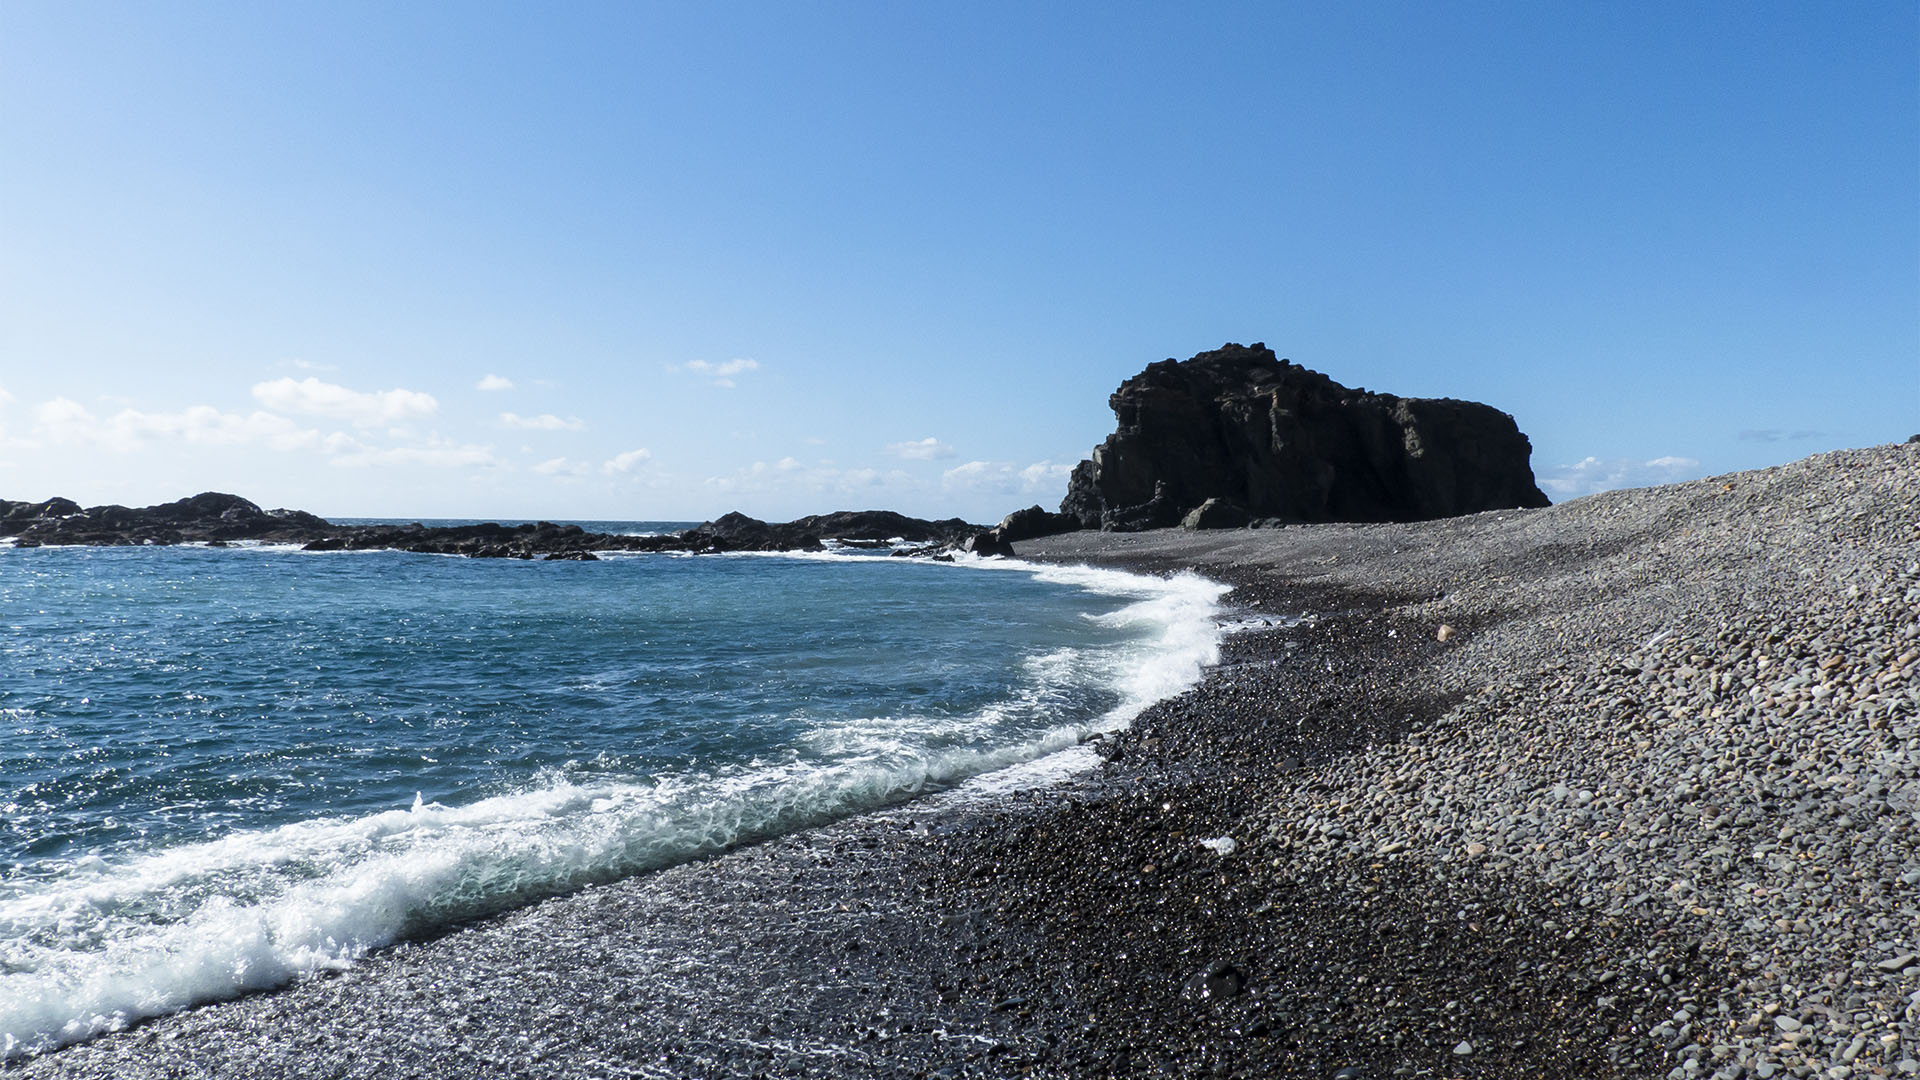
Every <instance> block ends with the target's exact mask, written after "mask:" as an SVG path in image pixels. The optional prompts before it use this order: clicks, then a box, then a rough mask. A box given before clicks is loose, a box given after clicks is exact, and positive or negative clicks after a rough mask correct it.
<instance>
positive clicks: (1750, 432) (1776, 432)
mask: <svg viewBox="0 0 1920 1080" xmlns="http://www.w3.org/2000/svg"><path fill="white" fill-rule="evenodd" d="M1825 434H1826V432H1824V431H1812V430H1808V429H1804V428H1796V429H1794V430H1791V431H1788V430H1786V429H1784V428H1746V429H1744V430H1742V431H1741V432H1740V434H1739V439H1740V441H1741V442H1761V443H1773V442H1787V441H1796V442H1797V441H1799V440H1801V439H1817V438H1819V437H1821V436H1822V435H1825Z"/></svg>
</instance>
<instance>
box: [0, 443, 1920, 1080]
mask: <svg viewBox="0 0 1920 1080" xmlns="http://www.w3.org/2000/svg"><path fill="white" fill-rule="evenodd" d="M1016 546H1017V548H1018V552H1019V555H1020V557H1022V558H1033V559H1041V560H1052V561H1067V562H1091V563H1096V564H1102V565H1113V566H1121V567H1126V568H1131V569H1136V570H1140V571H1144V572H1154V573H1173V572H1187V571H1191V572H1197V573H1200V574H1203V575H1205V576H1208V577H1212V578H1216V579H1218V580H1221V581H1224V582H1227V583H1229V584H1231V585H1233V586H1234V587H1235V591H1234V592H1233V593H1232V594H1231V595H1230V596H1229V602H1230V604H1232V605H1233V608H1234V610H1233V612H1232V615H1231V618H1232V619H1233V620H1234V623H1235V626H1236V627H1238V628H1240V629H1239V632H1237V633H1235V634H1234V635H1233V636H1231V637H1229V638H1228V639H1227V641H1226V644H1225V646H1224V647H1223V654H1222V657H1221V661H1220V663H1219V664H1218V665H1217V666H1215V667H1214V668H1212V669H1211V670H1210V671H1209V673H1208V675H1207V676H1206V678H1205V679H1204V680H1203V682H1202V683H1201V685H1199V686H1198V687H1196V688H1195V689H1194V690H1192V691H1190V692H1189V693H1187V694H1185V695H1182V696H1181V697H1179V698H1176V699H1172V700H1169V701H1166V702H1162V703H1160V704H1159V705H1156V706H1154V707H1152V708H1150V709H1149V710H1148V711H1147V713H1145V714H1144V715H1142V716H1141V717H1140V718H1139V719H1138V720H1137V721H1136V722H1135V723H1134V724H1133V726H1132V727H1131V728H1130V729H1129V730H1128V731H1126V732H1123V733H1119V734H1117V735H1114V736H1110V737H1108V738H1105V739H1102V740H1100V741H1099V742H1098V743H1096V744H1095V748H1096V749H1097V751H1098V754H1099V757H1098V759H1097V763H1096V764H1094V765H1092V766H1091V767H1090V768H1087V769H1085V770H1084V771H1082V772H1079V773H1077V774H1075V775H1073V776H1071V777H1068V778H1066V779H1062V780H1056V781H1052V782H1049V783H1046V784H1043V785H1040V786H1035V787H1028V788H1023V789H1015V790H1012V791H1001V792H997V793H991V794H983V793H980V792H977V791H972V792H970V791H967V790H964V789H963V790H959V791H953V792H947V793H944V794H939V795H934V796H931V797H928V798H923V799H920V800H917V801H915V802H912V803H909V804H906V805H903V806H900V807H896V808H894V809H892V810H888V811H885V812H882V813H879V814H873V815H867V816H864V817H861V818H857V819H852V820H849V821H845V822H841V823H839V824H837V825H833V826H829V827H826V828H823V829H818V830H813V831H810V832H807V833H802V834H796V835H793V836H789V837H785V838H781V839H778V840H775V841H771V842H768V843H765V844H759V845H754V846H749V847H742V848H739V849H737V850H734V851H732V852H729V853H726V854H723V855H720V856H717V857H714V858H711V859H706V860H702V861H700V862H696V863H690V864H686V865H683V866H679V867H674V868H671V869H669V870H666V871H662V872H659V873H655V874H650V875H646V876H643V877H639V878H634V879H630V880H627V881H623V882H617V883H614V884H611V885H607V886H602V887H598V888H595V889H591V890H588V891H586V892H583V893H579V894H576V895H573V896H569V897H563V898H559V899H556V900H552V901H548V902H546V903H543V904H540V905H537V906H535V907H532V908H529V909H526V910H523V911H519V912H515V913H511V914H508V915H505V916H500V917H497V918H494V919H490V920H485V921H482V922H478V923H474V924H470V925H468V926H465V927H461V928H459V929H456V930H454V931H452V932H449V933H446V934H443V935H440V936H438V937H435V938H433V939H431V940H423V941H415V942H409V943H407V944H404V945H402V946H399V947H396V948H393V949H390V950H386V951H384V952H382V953H379V954H377V955H375V956H372V957H369V958H368V959H367V960H366V961H365V962H363V963H362V964H361V965H360V966H358V967H356V968H355V969H353V970H351V971H349V972H346V973H345V974H341V975H337V976H333V977H329V978H315V979H309V980H305V981H302V982H300V983H297V984H295V985H294V986H292V987H290V988H288V989H286V990H283V991H279V992H275V993H270V994H260V995H254V996H250V997H245V998H241V999H239V1000H236V1001H232V1002H226V1003H221V1004H215V1005H210V1006H205V1007H201V1008H198V1009H194V1010H192V1011H190V1012H186V1013H180V1014H176V1015H173V1016H169V1017H164V1018H161V1019H159V1020H156V1021H152V1022H149V1023H145V1024H141V1025H138V1026H137V1027H134V1028H132V1029H131V1030H129V1031H126V1032H121V1033H116V1034H111V1035H107V1036H104V1037H101V1038H98V1039H95V1040H93V1041H91V1042H87V1043H84V1044H80V1045H77V1046H73V1047H69V1048H67V1049H64V1050H60V1051H56V1052H53V1053H49V1054H44V1055H41V1056H38V1057H34V1058H28V1059H24V1060H21V1061H17V1062H14V1063H12V1064H11V1065H9V1066H7V1067H6V1068H5V1070H4V1071H6V1072H9V1073H13V1074H17V1075H20V1076H32V1077H101V1078H104V1077H124V1078H133V1077H149V1076H151V1077H159V1076H168V1077H199V1076H222V1077H226V1076H262V1077H264V1076H293V1075H301V1076H367V1077H373V1076H380V1077H399V1076H528V1077H534V1076H538V1077H588V1076H595V1077H606V1076H636V1077H637V1076H649V1077H654V1076H657V1077H672V1076H935V1077H961V1076H996V1077H997V1076H1063V1077H1064V1076H1091V1075H1139V1076H1247V1077H1254V1076H1261V1077H1265V1076H1281V1077H1316V1078H1323V1080H1325V1078H1336V1080H1362V1078H1369V1077H1382V1078H1384V1077H1442V1078H1444V1077H1522V1076H1548V1077H1561V1076H1597V1077H1604V1076H1619V1077H1678V1078H1685V1077H1701V1078H1707V1077H1713V1078H1724V1080H1734V1078H1745V1077H1762V1078H1766V1077H1775V1076H1793V1077H1803V1078H1804V1077H1813V1076H1820V1077H1828V1078H1831V1080H1848V1078H1852V1077H1869V1076H1902V1075H1910V1074H1916V1073H1920V851H1917V850H1916V847H1915V840H1916V833H1917V832H1920V680H1916V678H1915V669H1916V668H1917V667H1920V445H1911V444H1909V445H1897V446H1885V447H1876V448H1870V449H1863V450H1847V451H1839V452H1835V453H1830V454H1824V455H1820V456H1817V457H1813V458H1809V459H1806V460H1803V461H1799V462H1795V463H1793V464H1790V465H1785V466H1780V467H1777V468H1773V469H1767V470H1761V471H1757V472H1749V473H1739V474H1732V475H1728V476H1720V477H1712V478H1708V479H1704V480H1699V481H1693V482H1690V483H1686V484H1679V485H1673V486H1668V487H1661V488H1649V489H1635V490H1627V491H1616V492H1609V493H1604V494H1600V495H1595V496H1589V497H1587V498H1583V499H1578V500H1575V501H1572V502H1569V503H1566V504H1563V505H1560V506H1554V507H1549V508H1546V509H1542V510H1527V511H1503V512H1493V513H1484V514H1478V515H1473V516H1469V517H1464V518H1455V519H1448V520H1443V521H1432V522H1421V523H1414V524H1406V525H1321V526H1296V527H1288V528H1276V529H1238V530H1221V531H1210V532H1185V531H1181V530H1160V531H1155V532H1148V533H1136V534H1111V533H1108V534H1101V533H1078V534H1068V535H1064V536H1058V537H1052V538H1047V539H1043V540H1036V541H1028V542H1023V543H1021V544H1018V545H1016Z"/></svg>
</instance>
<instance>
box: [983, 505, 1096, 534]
mask: <svg viewBox="0 0 1920 1080" xmlns="http://www.w3.org/2000/svg"><path fill="white" fill-rule="evenodd" d="M1079 528H1080V519H1079V518H1077V517H1074V516H1073V515H1072V514H1056V513H1053V512H1051V511H1048V510H1043V509H1041V508H1040V507H1039V506H1037V505H1035V506H1029V507H1027V508H1026V509H1025V510H1015V511H1014V512H1013V513H1011V514H1008V515H1007V516H1006V517H1003V518H1001V519H1000V524H999V526H998V527H996V528H995V529H994V530H993V531H994V532H996V533H998V534H999V535H1000V539H1002V540H1005V541H1007V542H1008V543H1012V542H1013V541H1015V540H1032V539H1034V538H1036V537H1041V536H1053V535H1056V534H1058V533H1064V532H1074V531H1076V530H1077V529H1079Z"/></svg>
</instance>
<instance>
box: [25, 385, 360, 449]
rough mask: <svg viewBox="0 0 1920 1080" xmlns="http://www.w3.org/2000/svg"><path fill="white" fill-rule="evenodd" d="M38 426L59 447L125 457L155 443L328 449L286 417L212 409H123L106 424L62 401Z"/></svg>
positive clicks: (41, 411) (37, 414) (41, 410)
mask: <svg viewBox="0 0 1920 1080" xmlns="http://www.w3.org/2000/svg"><path fill="white" fill-rule="evenodd" d="M34 423H35V428H36V430H38V431H39V433H40V434H41V435H42V436H44V437H45V438H47V439H48V440H49V441H51V442H54V443H61V444H65V443H78V442H90V443H96V444H98V445H101V446H105V447H107V448H109V449H112V450H118V451H122V452H130V451H134V450H138V449H140V448H141V447H143V446H145V445H147V444H148V443H150V442H181V443H187V444H189V445H194V446H239V445H244V444H249V443H260V444H263V445H266V446H268V447H271V448H272V449H275V450H298V449H302V448H306V447H315V446H320V445H322V443H323V439H322V437H321V434H320V433H319V432H318V431H315V430H313V429H312V428H303V427H300V426H299V425H298V424H295V423H294V422H293V421H291V420H288V419H287V418H286V417H284V416H276V415H274V414H272V413H268V412H261V411H258V410H256V411H254V412H251V413H246V414H241V413H224V412H221V411H220V410H218V409H216V408H214V407H213V406H211V405H193V406H189V407H188V408H185V409H182V410H180V411H178V412H165V413H151V412H142V411H140V410H138V409H122V410H120V411H119V412H117V413H115V414H113V416H111V417H109V418H108V419H106V420H101V419H99V418H98V417H96V416H94V415H93V413H91V412H89V411H88V410H87V408H86V406H84V405H81V404H80V403H79V402H76V401H73V400H71V399H68V398H64V397H57V398H54V399H53V400H52V401H47V402H42V403H41V404H40V405H38V406H37V407H35V409H34Z"/></svg>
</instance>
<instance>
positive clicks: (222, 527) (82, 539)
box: [0, 491, 328, 547]
mask: <svg viewBox="0 0 1920 1080" xmlns="http://www.w3.org/2000/svg"><path fill="white" fill-rule="evenodd" d="M326 528H328V525H327V523H326V522H325V521H323V520H321V519H320V518H317V517H315V516H313V515H312V514H309V513H306V512H304V511H300V510H262V509H260V507H259V506H257V505H255V504H254V503H251V502H248V501H247V500H246V499H243V498H241V497H240V496H238V495H225V494H221V493H220V492H217V491H208V492H203V493H201V494H199V495H195V496H193V497H192V498H189V499H180V500H177V501H175V502H170V503H162V504H160V505H159V506H147V507H141V508H139V509H134V508H131V507H126V506H116V505H111V504H109V505H106V506H90V507H87V508H85V509H82V508H81V507H80V505H79V504H78V503H76V502H74V501H73V500H71V499H48V500H47V501H46V502H43V503H20V502H8V501H6V500H4V499H0V536H13V537H17V538H18V540H17V543H19V545H20V546H22V547H31V546H33V545H35V544H112V545H124V544H181V543H186V542H189V541H201V542H224V541H230V540H282V541H299V540H305V539H307V538H308V537H310V536H312V535H313V534H314V533H315V532H316V531H318V530H324V529H326Z"/></svg>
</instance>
